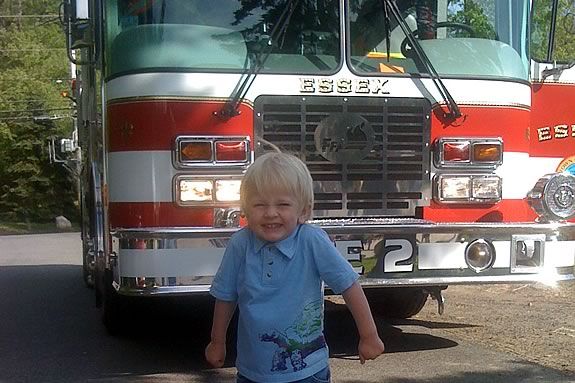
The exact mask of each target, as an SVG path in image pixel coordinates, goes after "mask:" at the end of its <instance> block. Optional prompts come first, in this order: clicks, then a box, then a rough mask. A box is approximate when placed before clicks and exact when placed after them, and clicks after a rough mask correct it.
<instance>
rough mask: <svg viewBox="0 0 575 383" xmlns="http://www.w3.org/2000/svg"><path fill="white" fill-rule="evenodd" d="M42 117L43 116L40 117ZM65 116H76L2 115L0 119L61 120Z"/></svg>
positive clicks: (68, 115)
mask: <svg viewBox="0 0 575 383" xmlns="http://www.w3.org/2000/svg"><path fill="white" fill-rule="evenodd" d="M40 117H42V118H40ZM64 118H74V116H72V115H70V114H66V115H54V116H28V117H23V116H22V117H0V121H17V120H42V119H44V120H46V119H47V120H61V119H64Z"/></svg>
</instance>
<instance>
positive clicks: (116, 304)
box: [101, 270, 127, 336]
mask: <svg viewBox="0 0 575 383" xmlns="http://www.w3.org/2000/svg"><path fill="white" fill-rule="evenodd" d="M112 282H113V278H112V272H111V271H110V270H106V271H105V273H104V289H103V290H104V293H103V294H102V297H101V299H102V305H101V311H102V322H103V323H104V326H105V327H106V330H107V331H108V334H110V335H113V336H117V335H121V334H122V333H124V331H125V329H126V315H125V314H126V312H127V310H126V309H127V308H126V304H127V302H126V299H125V298H124V297H122V296H121V295H120V294H118V292H117V291H116V289H114V286H113V285H112Z"/></svg>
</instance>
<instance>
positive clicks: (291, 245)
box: [252, 224, 301, 259]
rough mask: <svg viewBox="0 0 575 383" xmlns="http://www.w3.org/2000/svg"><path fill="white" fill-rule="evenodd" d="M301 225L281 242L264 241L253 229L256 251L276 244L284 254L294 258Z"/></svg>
mask: <svg viewBox="0 0 575 383" xmlns="http://www.w3.org/2000/svg"><path fill="white" fill-rule="evenodd" d="M300 227H301V224H300V225H298V226H297V227H296V229H295V230H294V231H293V232H292V233H291V234H290V235H289V236H288V237H287V238H285V239H282V240H281V241H279V242H266V241H262V240H261V239H259V238H258V237H257V236H256V235H255V234H254V232H253V231H252V237H253V246H254V251H255V252H256V253H258V252H259V251H260V250H261V249H262V248H263V247H264V246H267V245H271V246H275V248H276V249H278V250H279V251H280V252H281V253H282V254H283V255H285V256H286V257H288V258H289V259H292V258H293V256H294V254H295V249H296V236H297V233H298V232H299V229H300Z"/></svg>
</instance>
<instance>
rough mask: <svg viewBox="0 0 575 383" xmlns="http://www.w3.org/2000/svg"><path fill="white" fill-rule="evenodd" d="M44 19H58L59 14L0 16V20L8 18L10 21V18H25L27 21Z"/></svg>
mask: <svg viewBox="0 0 575 383" xmlns="http://www.w3.org/2000/svg"><path fill="white" fill-rule="evenodd" d="M44 17H58V15H57V14H54V15H0V19H4V18H6V19H8V18H24V19H26V18H37V19H40V18H44Z"/></svg>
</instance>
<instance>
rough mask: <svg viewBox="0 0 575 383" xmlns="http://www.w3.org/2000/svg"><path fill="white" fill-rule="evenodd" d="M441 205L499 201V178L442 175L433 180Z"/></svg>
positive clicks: (479, 175)
mask: <svg viewBox="0 0 575 383" xmlns="http://www.w3.org/2000/svg"><path fill="white" fill-rule="evenodd" d="M434 191H435V195H434V198H435V200H436V201H438V202H441V203H473V204H477V203H495V202H498V201H500V200H501V178H499V177H498V176H496V175H492V174H473V175H463V174H442V175H438V176H436V177H435V180H434Z"/></svg>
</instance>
